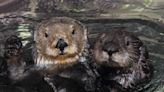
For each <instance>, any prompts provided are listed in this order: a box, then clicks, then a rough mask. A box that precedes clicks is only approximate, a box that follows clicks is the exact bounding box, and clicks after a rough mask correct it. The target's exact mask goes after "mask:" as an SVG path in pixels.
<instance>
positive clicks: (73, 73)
mask: <svg viewBox="0 0 164 92" xmlns="http://www.w3.org/2000/svg"><path fill="white" fill-rule="evenodd" d="M34 41H35V46H34V47H35V48H34V53H35V57H34V63H35V66H36V69H38V70H39V71H40V73H41V74H43V75H44V76H45V80H46V81H48V83H49V84H50V85H51V84H55V83H51V82H52V81H53V80H54V77H53V75H58V76H60V77H63V78H68V79H73V80H75V81H77V82H80V83H82V84H84V85H85V86H86V87H88V86H91V85H92V83H91V84H90V83H89V82H90V81H92V78H91V77H90V76H92V75H94V74H92V70H91V69H89V67H88V65H87V57H88V43H87V29H86V27H85V26H84V25H83V24H82V23H81V22H79V21H77V20H75V19H72V18H68V17H55V18H50V19H48V20H44V21H42V22H41V23H40V24H38V26H37V27H36V30H35V33H34ZM47 76H48V77H47ZM93 80H94V79H93ZM84 81H85V82H84ZM92 82H93V81H92ZM54 87H55V86H53V88H54ZM90 88H91V90H92V88H93V87H90ZM87 89H89V88H87ZM93 89H94V88H93ZM54 90H56V89H55V88H54Z"/></svg>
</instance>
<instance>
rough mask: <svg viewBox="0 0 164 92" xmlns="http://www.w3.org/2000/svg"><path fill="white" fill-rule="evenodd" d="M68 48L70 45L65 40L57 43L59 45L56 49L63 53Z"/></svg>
mask: <svg viewBox="0 0 164 92" xmlns="http://www.w3.org/2000/svg"><path fill="white" fill-rule="evenodd" d="M67 46H68V44H67V43H66V42H65V41H64V40H63V39H59V40H58V41H57V44H56V46H55V48H58V49H60V51H61V52H63V51H64V49H65V48H66V47H67Z"/></svg>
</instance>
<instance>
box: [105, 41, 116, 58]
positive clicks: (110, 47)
mask: <svg viewBox="0 0 164 92" xmlns="http://www.w3.org/2000/svg"><path fill="white" fill-rule="evenodd" d="M102 49H103V50H104V51H106V52H108V54H109V55H112V54H113V53H115V52H117V51H118V49H119V48H118V45H116V44H114V43H107V44H105V45H104V46H103V48H102Z"/></svg>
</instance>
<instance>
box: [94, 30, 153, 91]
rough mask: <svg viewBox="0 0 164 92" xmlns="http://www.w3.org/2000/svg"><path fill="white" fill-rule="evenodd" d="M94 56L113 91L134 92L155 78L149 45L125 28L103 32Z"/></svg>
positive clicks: (107, 84) (104, 80) (104, 81)
mask: <svg viewBox="0 0 164 92" xmlns="http://www.w3.org/2000/svg"><path fill="white" fill-rule="evenodd" d="M93 57H94V59H93V62H94V63H95V66H96V68H97V71H98V73H99V74H100V76H101V78H102V81H103V83H104V84H103V85H106V86H107V87H109V88H107V89H108V90H110V91H111V92H122V91H130V90H133V89H135V88H137V86H138V85H140V84H142V83H145V82H146V81H148V80H150V79H151V76H152V67H151V64H150V61H149V60H148V52H147V50H146V48H145V46H144V45H143V43H142V41H141V40H140V39H138V38H137V37H136V36H134V35H133V34H132V33H129V32H126V31H125V30H117V31H110V32H108V33H103V34H101V35H100V36H99V37H98V39H97V40H96V42H95V45H94V49H93ZM112 87H113V88H112ZM118 90H119V91H118Z"/></svg>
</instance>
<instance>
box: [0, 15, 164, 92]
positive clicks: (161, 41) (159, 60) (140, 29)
mask: <svg viewBox="0 0 164 92" xmlns="http://www.w3.org/2000/svg"><path fill="white" fill-rule="evenodd" d="M8 19H9V18H8ZM8 19H7V18H6V20H8ZM6 20H4V19H3V20H2V19H1V22H3V23H4V24H5V25H4V24H3V25H2V24H1V29H3V28H6V29H5V30H0V46H1V47H0V56H1V57H2V56H3V49H4V41H5V39H6V38H7V37H8V36H9V35H11V34H14V35H17V36H19V37H21V38H22V42H23V44H24V49H25V50H27V51H29V49H30V48H31V46H32V44H31V42H32V39H33V30H34V26H35V24H36V23H37V21H34V20H28V21H27V19H24V18H18V19H17V18H10V20H15V21H19V22H18V23H17V24H15V25H13V26H15V27H11V26H12V25H11V24H12V21H9V22H7V21H6ZM80 21H81V22H83V23H84V24H85V25H86V26H87V28H88V31H89V35H88V36H89V40H90V41H91V43H92V44H93V43H94V39H95V38H96V37H97V35H98V34H99V33H102V32H107V31H114V30H115V29H120V28H126V29H127V31H129V32H133V33H134V34H135V35H136V36H138V37H139V38H140V39H141V40H142V41H143V43H144V44H145V46H147V49H148V51H149V55H150V57H149V59H150V61H151V62H152V64H153V66H154V77H153V78H152V80H151V81H150V82H149V83H148V84H146V85H145V86H144V87H143V88H141V89H139V90H138V91H140V92H164V31H163V30H164V27H162V26H161V25H160V24H157V23H153V22H150V21H145V20H140V19H130V20H120V19H92V20H90V19H81V20H80ZM10 23H11V24H10ZM27 53H30V52H27ZM30 59H31V58H27V60H30Z"/></svg>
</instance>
